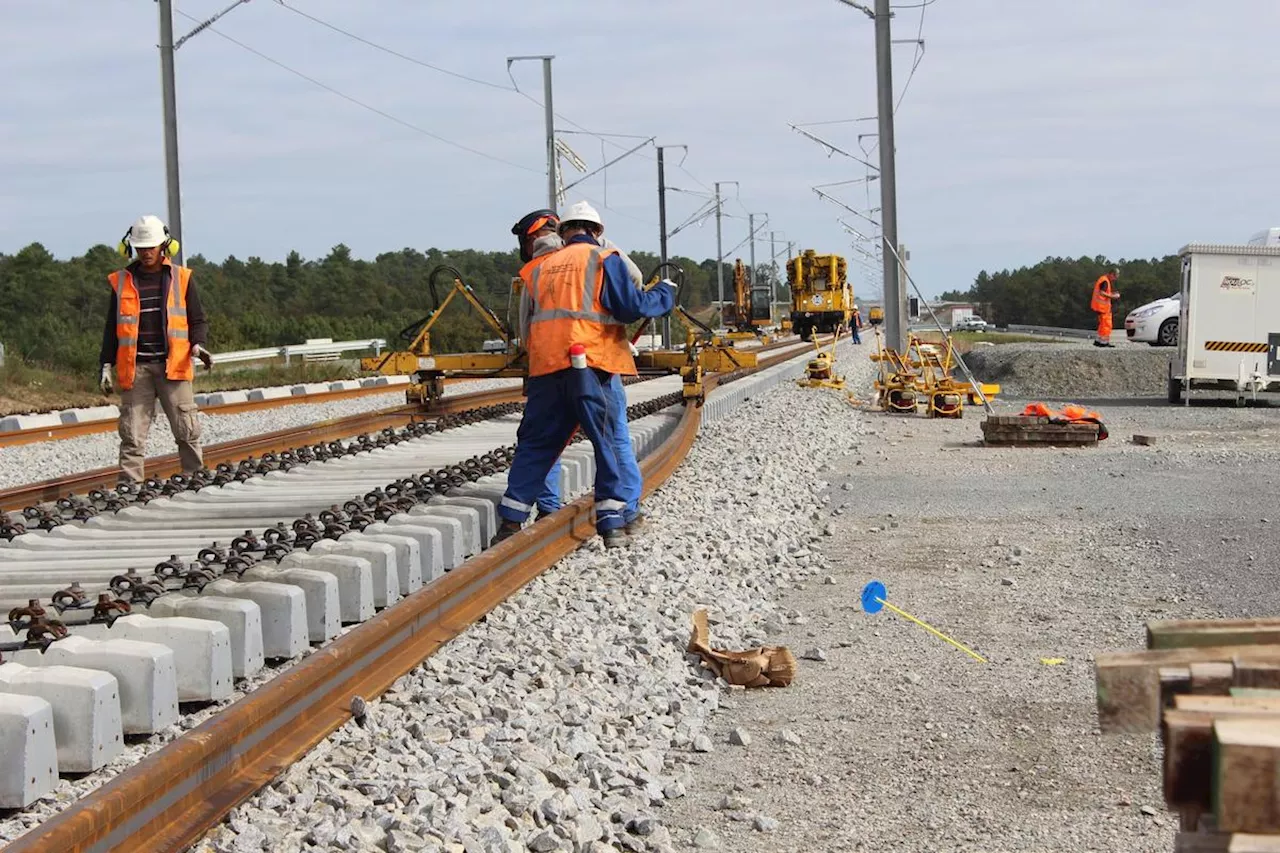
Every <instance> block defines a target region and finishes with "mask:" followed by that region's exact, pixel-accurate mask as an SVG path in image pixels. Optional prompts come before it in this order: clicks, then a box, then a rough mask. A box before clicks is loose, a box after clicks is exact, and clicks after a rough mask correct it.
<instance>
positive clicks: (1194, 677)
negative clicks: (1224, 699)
mask: <svg viewBox="0 0 1280 853" xmlns="http://www.w3.org/2000/svg"><path fill="white" fill-rule="evenodd" d="M1187 669H1189V670H1190V671H1191V692H1192V693H1194V694H1196V695H1206V694H1207V695H1211V696H1226V695H1227V692H1228V691H1229V690H1231V683H1232V679H1234V678H1235V674H1236V668H1235V665H1234V664H1231V663H1225V662H1222V661H1209V662H1208V663H1193V664H1191V666H1189V667H1187Z"/></svg>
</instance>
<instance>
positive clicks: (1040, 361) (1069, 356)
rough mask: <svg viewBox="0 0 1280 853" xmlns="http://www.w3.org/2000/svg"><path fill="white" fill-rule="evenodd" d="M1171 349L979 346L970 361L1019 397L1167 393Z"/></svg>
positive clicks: (1006, 391) (980, 373)
mask: <svg viewBox="0 0 1280 853" xmlns="http://www.w3.org/2000/svg"><path fill="white" fill-rule="evenodd" d="M1169 353H1170V350H1168V349H1163V348H1157V347H1147V346H1141V347H1140V346H1135V345H1133V344H1117V345H1116V348H1115V349H1099V348H1097V347H1093V346H1090V345H1088V344H1087V343H1086V344H1079V343H1061V344H1001V345H999V346H991V347H977V348H975V349H974V350H973V351H972V352H970V353H968V354H967V355H965V357H964V359H965V363H966V364H967V365H969V369H970V370H972V371H973V373H974V375H975V376H977V377H978V378H979V379H980V380H982V381H983V382H998V383H1000V385H1001V388H1002V390H1001V393H1002V394H1004V395H1006V396H1010V397H1018V398H1020V399H1032V398H1044V397H1049V398H1052V399H1065V398H1071V397H1091V398H1092V397H1127V396H1138V397H1141V396H1152V395H1159V396H1161V397H1163V396H1164V394H1165V391H1166V390H1167V385H1168V378H1169Z"/></svg>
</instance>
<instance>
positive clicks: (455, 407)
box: [0, 387, 524, 512]
mask: <svg viewBox="0 0 1280 853" xmlns="http://www.w3.org/2000/svg"><path fill="white" fill-rule="evenodd" d="M523 398H524V395H523V392H522V391H521V389H520V388H518V387H513V388H500V389H498V390H495V391H478V392H476V393H474V394H462V395H459V396H457V397H445V398H443V399H441V400H439V401H437V402H436V403H435V405H434V406H433V407H432V408H431V409H429V410H423V409H421V408H419V407H417V406H411V405H404V406H395V407H392V408H389V409H378V410H376V411H372V412H364V413H361V414H358V415H350V416H348V417H344V418H330V419H329V420H324V421H317V422H316V423H311V424H305V425H303V426H300V427H291V428H289V429H282V430H276V431H275V432H268V433H261V434H259V435H254V436H249V437H247V438H240V439H235V440H232V441H224V442H220V443H218V444H211V445H208V446H206V447H205V448H204V462H205V465H206V466H207V467H209V468H212V467H214V466H215V465H217V464H219V463H221V462H239V461H240V460H242V459H245V458H247V457H249V456H260V455H262V454H263V453H278V452H280V451H282V450H288V449H289V448H292V447H298V446H300V445H305V444H318V443H323V442H328V441H336V440H338V439H343V438H350V437H351V436H355V435H359V434H361V433H365V432H375V431H378V430H382V429H385V428H387V427H400V426H404V425H405V424H408V423H410V422H411V421H413V420H414V419H415V418H417V419H430V418H433V417H436V416H439V415H450V414H458V413H459V412H465V411H468V410H470V409H479V408H483V407H485V406H495V405H499V404H501V403H518V402H520V400H522V399H523ZM146 471H147V476H148V477H167V476H169V475H171V474H176V473H179V472H180V471H181V465H180V463H179V461H178V454H176V453H169V454H165V455H163V456H153V457H151V458H149V459H147V462H146ZM119 476H120V468H119V466H110V467H107V468H96V469H94V470H92V471H83V472H80V473H78V474H71V475H69V476H66V477H56V478H54V479H51V480H42V481H40V482H38V483H29V484H26V485H22V486H15V487H13V488H10V489H4V490H0V512H3V511H7V510H20V509H22V508H24V507H28V506H33V505H35V504H38V503H41V502H43V501H52V500H57V499H58V498H63V497H66V496H67V495H70V494H83V493H84V492H87V491H89V490H90V489H110V488H114V486H115V485H116V482H117V479H118V477H119Z"/></svg>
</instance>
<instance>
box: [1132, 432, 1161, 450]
mask: <svg viewBox="0 0 1280 853" xmlns="http://www.w3.org/2000/svg"><path fill="white" fill-rule="evenodd" d="M1133 443H1134V444H1137V445H1141V446H1142V447H1151V446H1152V445H1153V444H1155V443H1156V437H1155V436H1154V435H1137V434H1135V435H1134V436H1133Z"/></svg>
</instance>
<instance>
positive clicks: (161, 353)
mask: <svg viewBox="0 0 1280 853" xmlns="http://www.w3.org/2000/svg"><path fill="white" fill-rule="evenodd" d="M177 250H178V242H177V241H176V240H174V239H173V237H172V236H171V235H170V234H169V229H168V227H167V226H165V224H164V223H163V222H161V221H160V219H159V218H158V217H155V216H143V217H140V218H139V219H138V220H137V221H136V222H134V223H133V225H132V226H131V227H130V228H129V230H128V231H126V232H125V235H124V237H123V238H122V239H121V240H120V245H119V251H120V254H121V255H122V256H123V257H125V258H126V259H128V258H131V257H133V256H134V255H136V256H137V258H136V260H133V261H132V262H131V263H129V264H128V265H127V266H125V267H124V268H123V269H121V270H120V271H118V272H114V273H111V274H110V275H109V276H107V280H108V281H109V282H110V283H111V294H110V296H109V297H108V299H107V317H106V325H105V327H104V328H103V332H102V349H101V352H100V355H99V359H98V361H99V363H100V364H101V365H102V372H101V376H100V379H99V383H100V387H101V389H102V393H103V394H109V393H111V391H112V390H113V389H114V388H116V387H119V389H120V426H119V429H120V479H121V480H122V481H129V482H139V481H141V480H142V478H143V475H144V473H145V472H144V469H143V463H144V461H145V459H146V446H147V436H148V434H149V433H150V432H151V421H152V418H153V417H154V415H155V410H156V403H157V402H159V403H160V408H161V409H163V410H164V413H165V417H166V418H167V419H168V421H169V427H170V428H171V429H172V430H173V437H174V440H175V441H176V443H177V445H178V459H179V462H180V464H181V466H182V471H183V473H184V474H193V473H195V472H196V471H199V470H200V469H201V468H202V467H203V465H204V455H203V452H202V450H201V447H200V419H199V412H198V410H197V408H196V403H195V396H194V394H193V393H192V388H191V380H192V379H193V378H194V377H195V368H194V365H193V363H192V362H193V360H194V359H199V360H200V361H201V362H203V364H204V366H205V368H206V369H208V368H210V367H212V366H213V356H212V355H210V354H209V351H208V350H207V349H205V343H206V340H207V336H208V333H209V323H208V321H207V320H206V319H205V315H204V308H203V306H201V304H200V295H199V293H198V292H197V291H196V287H195V283H194V282H193V281H192V276H191V270H190V269H189V268H187V267H180V266H176V265H175V264H173V263H172V262H171V261H170V260H169V258H170V256H172V255H173V254H174V253H176V252H177ZM113 367H114V369H115V379H114V381H113V379H112V368H113Z"/></svg>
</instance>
